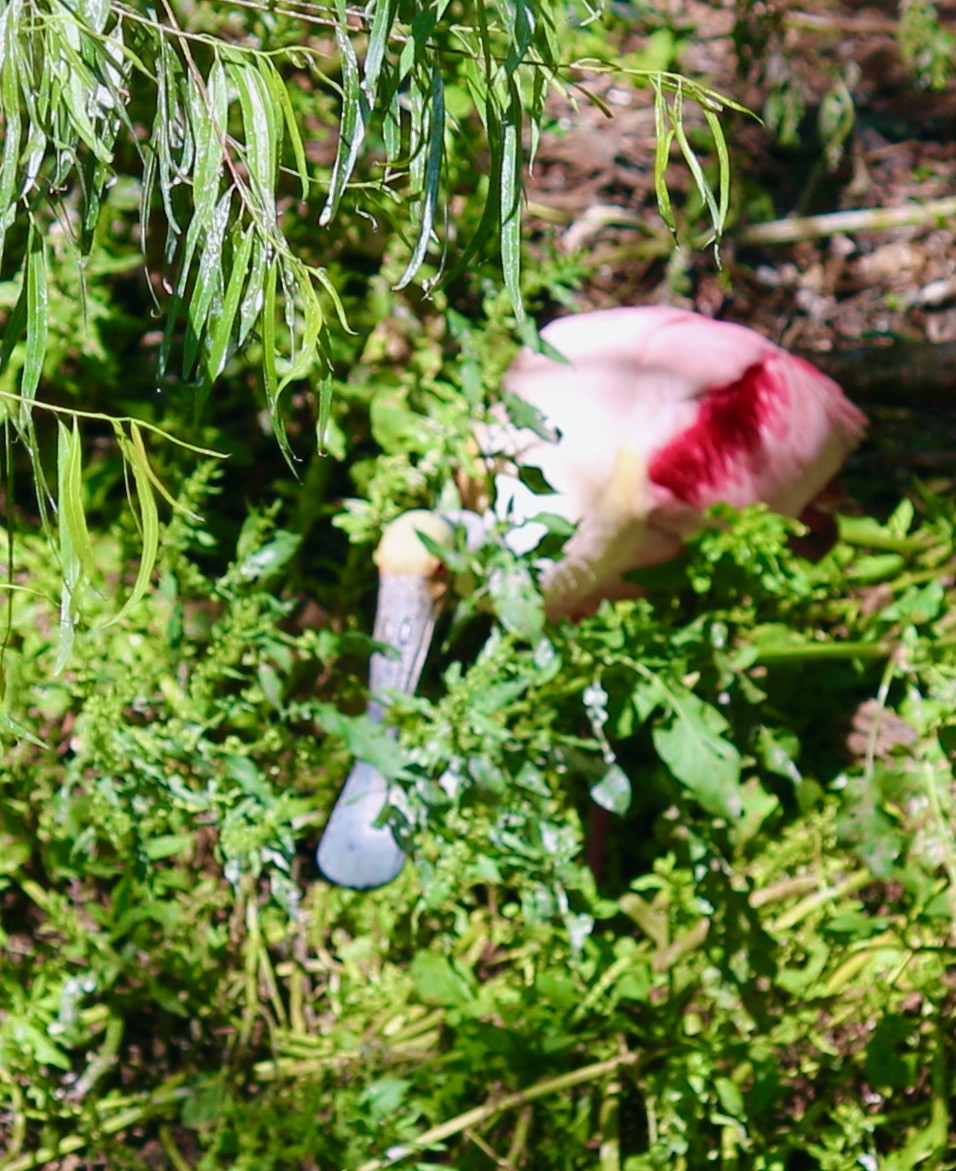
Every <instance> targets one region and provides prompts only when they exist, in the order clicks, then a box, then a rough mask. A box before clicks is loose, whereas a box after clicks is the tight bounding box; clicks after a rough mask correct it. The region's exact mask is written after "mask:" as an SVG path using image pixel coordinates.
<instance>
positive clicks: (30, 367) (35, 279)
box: [20, 224, 50, 399]
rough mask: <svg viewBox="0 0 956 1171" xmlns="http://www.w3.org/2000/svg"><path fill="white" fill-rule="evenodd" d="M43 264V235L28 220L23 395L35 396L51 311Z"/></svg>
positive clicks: (21, 384)
mask: <svg viewBox="0 0 956 1171" xmlns="http://www.w3.org/2000/svg"><path fill="white" fill-rule="evenodd" d="M46 268H47V260H46V248H45V247H44V244H43V237H42V235H41V233H40V231H39V229H38V228H37V227H35V226H34V225H33V224H31V226H30V237H29V241H28V243H27V274H26V282H27V305H26V309H27V318H26V335H27V337H26V353H25V355H24V360H23V373H22V375H21V382H20V393H21V394H22V395H23V397H24V398H25V399H32V398H35V397H36V392H37V387H38V386H39V385H40V377H41V375H42V374H43V359H44V358H45V357H46V345H47V331H48V326H49V312H50V304H49V294H48V290H47V271H46Z"/></svg>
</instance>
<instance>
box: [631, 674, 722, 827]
mask: <svg viewBox="0 0 956 1171" xmlns="http://www.w3.org/2000/svg"><path fill="white" fill-rule="evenodd" d="M666 703H667V707H668V708H669V712H670V714H669V716H668V717H667V718H665V719H663V720H659V721H658V722H657V723H655V725H654V729H653V732H652V738H653V741H654V747H655V748H656V749H657V752H658V754H659V755H660V758H661V760H663V761H664V763H665V764H666V765H667V767H668V768H669V769H670V771H671V772H672V773H673V774H674V776H675V777H676V778H677V779H678V780H679V781H681V782H682V783H683V784H684V785H686V786H687V788H688V789H689V790H690V791H691V792H692V793H693V794H694V796H695V797H696V798H697V800H698V801H700V803H701V805H703V807H704V808H705V809H706V810H707V811H708V812H710V813H714V814H716V815H717V816H719V817H726V818H731V819H732V818H737V817H739V816H740V813H741V810H742V803H741V799H740V791H739V784H740V753H739V752H738V751H737V749H736V748H735V747H734V746H733V744H731V743H730V741H729V740H727V739H725V738H724V736H723V735H722V733H723V732H724V731H726V729H727V721H726V720H725V719H724V717H723V716H722V715H721V714H720V713H719V712H718V711H717V709H716V708H713V707H711V706H710V705H709V704H707V703H705V702H704V701H703V700H702V699H699V698H698V697H697V696H696V695H694V694H693V693H692V692H689V691H684V690H681V689H673V688H668V689H667V698H666Z"/></svg>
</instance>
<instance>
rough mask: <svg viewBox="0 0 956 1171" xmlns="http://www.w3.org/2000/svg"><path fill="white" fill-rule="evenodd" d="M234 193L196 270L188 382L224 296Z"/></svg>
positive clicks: (186, 347)
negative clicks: (225, 256) (225, 249)
mask: <svg viewBox="0 0 956 1171" xmlns="http://www.w3.org/2000/svg"><path fill="white" fill-rule="evenodd" d="M232 194H233V193H232V189H231V188H230V190H228V191H227V192H226V193H225V194H224V195H223V197H222V199H221V200H220V201H219V204H218V206H217V207H216V210H215V212H214V213H213V217H212V221H211V222H210V224H209V226H208V227H207V229H206V239H205V242H204V244H203V250H202V255H201V256H200V257H199V263H198V264H197V266H196V279H195V282H194V284H193V289H192V297H191V299H190V302H189V327H188V328H187V330H186V340H185V342H184V343H183V374H184V375H185V376H186V377H187V378H188V377H189V375H190V373H191V372H192V370H193V367H194V365H195V362H196V357H197V354H198V352H199V347H200V345H201V344H202V342H203V339H204V338H205V336H206V332H207V330H208V328H209V323H210V318H211V315H212V309H213V305H214V303H216V302H219V301H221V298H222V295H223V288H222V284H223V279H222V249H223V244H224V242H225V237H226V228H227V227H228V225H229V209H230V207H231V205H232Z"/></svg>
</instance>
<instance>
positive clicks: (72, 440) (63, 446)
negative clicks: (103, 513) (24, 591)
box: [57, 419, 96, 583]
mask: <svg viewBox="0 0 956 1171" xmlns="http://www.w3.org/2000/svg"><path fill="white" fill-rule="evenodd" d="M58 430H59V444H58V447H59V498H58V501H57V504H58V507H59V517H60V525H61V527H62V526H64V525H65V526H66V528H67V531H68V532H69V535H70V544H71V547H72V550H73V552H74V554H75V555H76V559H77V562H78V563H79V568H80V570H81V571H82V573H81V574H78V575H77V581H78V583H79V580H80V578H81V577H82V578H83V579H85V580H86V581H89V580H90V579H91V578H92V577H93V574H94V572H95V570H96V557H95V555H94V553H93V542H92V541H91V540H90V531H89V528H88V527H87V524H86V510H85V509H84V507H83V445H82V442H81V440H80V429H79V424H78V423H77V421H76V419H74V420H73V429H72V431H71V430H70V429H69V428H68V427H67V426H66V424H64V423H62V422H61V423H60V424H59V425H58Z"/></svg>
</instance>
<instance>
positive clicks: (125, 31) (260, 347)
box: [0, 0, 737, 641]
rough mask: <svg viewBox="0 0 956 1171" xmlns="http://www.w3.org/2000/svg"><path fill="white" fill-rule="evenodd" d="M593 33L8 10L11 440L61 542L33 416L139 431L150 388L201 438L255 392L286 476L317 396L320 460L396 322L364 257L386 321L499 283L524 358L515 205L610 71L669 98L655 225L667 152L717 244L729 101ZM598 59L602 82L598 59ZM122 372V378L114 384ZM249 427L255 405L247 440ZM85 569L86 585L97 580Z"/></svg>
mask: <svg viewBox="0 0 956 1171" xmlns="http://www.w3.org/2000/svg"><path fill="white" fill-rule="evenodd" d="M600 19H601V13H600V11H598V10H595V9H592V8H591V7H590V6H589V5H588V4H585V3H580V4H572V5H571V6H569V7H568V6H565V5H563V4H558V3H555V2H553V0H549V3H546V4H536V5H527V4H524V3H520V4H518V5H517V6H515V5H512V4H510V3H485V2H482V3H479V4H475V5H465V6H464V8H463V9H458V8H455V9H453V8H451V7H450V6H449V5H448V4H447V2H441V3H437V4H434V5H431V6H428V7H426V8H425V9H424V10H422V9H421V8H420V6H418V5H415V4H411V3H407V2H406V0H380V2H376V3H372V4H370V5H368V6H367V8H366V9H365V10H364V11H363V13H362V14H358V13H355V12H351V11H350V12H349V13H348V14H346V12H345V9H344V8H343V9H342V10H341V11H339V10H336V11H335V12H334V13H333V11H332V10H329V12H324V11H320V10H319V9H315V10H314V11H313V10H311V9H308V8H307V7H306V8H302V7H301V6H300V7H288V8H287V7H285V6H283V5H279V6H278V7H276V6H264V7H263V6H257V5H255V4H251V5H247V6H240V7H239V8H234V9H230V10H228V11H226V10H222V11H219V12H209V11H207V10H206V9H204V8H203V7H202V6H199V7H195V6H191V5H180V6H177V5H173V4H164V5H162V6H161V7H160V9H158V10H154V9H152V8H149V7H147V8H141V7H137V6H128V5H123V4H118V3H110V2H109V0H86V2H84V3H80V4H77V5H61V4H56V3H47V2H46V0H15V2H13V3H10V4H8V5H6V6H5V8H4V10H3V13H2V15H0V118H2V124H3V130H4V135H3V146H2V151H0V309H2V310H3V311H4V317H5V320H4V321H3V335H4V336H3V344H2V347H0V390H2V392H3V399H2V401H3V403H4V404H5V405H4V407H3V411H2V418H3V421H4V426H5V428H6V432H7V436H8V439H7V444H6V447H7V449H8V450H10V451H12V450H13V445H14V443H19V444H22V445H23V448H24V450H25V452H26V453H27V454H28V457H29V463H30V475H31V477H32V479H33V482H34V488H35V495H36V497H37V507H39V509H40V511H41V513H42V514H43V519H44V522H45V523H46V524H47V527H48V528H49V529H50V533H51V539H55V535H54V533H53V529H54V527H57V526H58V527H60V528H63V527H64V525H65V527H68V528H71V529H72V530H73V531H72V535H71V537H70V538H69V539H70V540H72V539H73V538H75V537H76V525H75V524H71V523H70V522H68V521H65V520H64V518H63V517H62V516H61V515H60V513H59V506H58V504H57V498H58V495H59V494H58V493H54V492H51V491H50V489H49V488H48V486H47V478H48V476H49V475H50V466H49V465H50V464H52V463H53V462H54V460H53V456H52V452H53V450H55V449H56V448H55V443H56V441H55V437H53V438H51V436H50V434H49V429H48V428H46V427H45V426H44V425H43V423H42V421H41V422H39V423H38V421H37V419H36V416H35V410H36V408H41V407H48V406H49V405H50V404H54V403H55V404H56V406H57V409H58V410H59V411H60V412H61V414H62V415H63V416H64V417H66V416H70V415H72V418H73V419H74V420H78V421H79V423H80V425H81V431H82V433H83V435H84V437H87V436H88V435H89V433H90V431H91V428H90V426H89V422H88V420H87V417H86V416H85V415H84V414H83V411H84V410H89V409H90V408H91V407H95V408H98V410H97V413H96V416H95V417H96V418H100V417H102V418H103V419H104V420H106V421H107V422H111V421H113V422H118V420H119V416H121V415H123V416H125V415H130V416H132V417H134V418H136V419H139V420H141V421H144V422H145V421H147V419H149V418H151V417H153V416H154V415H155V414H157V413H159V412H158V411H157V410H156V406H155V404H156V392H157V389H158V390H159V391H161V392H164V393H166V394H168V395H170V396H175V397H176V398H177V399H179V400H181V401H182V403H183V406H182V407H179V406H178V404H177V409H176V410H175V411H174V412H173V415H174V417H175V418H176V419H177V422H176V424H175V426H176V427H177V428H178V429H179V437H180V438H182V437H184V436H183V432H184V431H185V430H186V429H187V426H188V424H186V423H185V421H184V420H185V419H186V418H187V417H188V414H187V410H186V409H185V407H186V405H187V404H188V407H189V408H191V412H192V414H193V417H194V418H199V417H200V415H201V412H202V411H203V409H204V408H205V407H208V406H209V399H210V396H211V393H212V389H213V385H214V384H216V383H218V384H219V385H220V387H222V383H223V379H224V377H229V378H231V379H232V383H233V387H236V386H238V385H241V384H242V383H243V382H248V383H250V384H252V385H255V384H258V385H259V387H260V388H261V396H262V398H263V400H264V407H265V409H266V411H267V412H268V417H269V424H270V427H271V430H272V433H273V436H274V438H275V440H276V441H277V442H278V444H279V447H280V449H281V451H282V453H283V455H284V457H285V459H286V460H287V462H288V463H289V465H290V467H293V468H294V466H295V463H296V460H297V458H298V455H299V453H298V452H294V451H293V446H292V443H291V442H290V439H289V436H288V434H287V419H288V417H289V408H288V405H287V402H288V399H289V398H290V397H291V395H292V393H293V392H294V391H295V390H296V389H298V391H299V393H300V394H301V393H302V392H303V391H304V392H305V394H306V396H307V399H308V400H309V401H311V398H312V395H313V393H314V394H315V395H316V397H317V398H318V400H319V401H318V403H317V404H316V405H315V406H314V408H313V409H314V411H315V413H316V414H317V415H319V416H322V418H321V419H320V420H319V426H318V427H317V434H318V437H319V443H320V445H322V444H324V442H325V439H324V435H325V432H326V430H327V424H328V421H329V420H328V407H329V401H330V398H331V395H332V386H333V382H332V378H331V375H332V374H333V373H336V374H338V373H340V372H341V369H342V367H341V365H340V363H341V362H342V359H343V357H344V356H345V354H346V353H347V351H348V350H349V348H350V347H349V343H348V342H347V341H346V338H347V335H348V332H349V330H350V329H355V330H357V331H359V332H364V333H368V332H370V331H371V330H372V329H373V328H374V327H375V326H376V325H379V324H381V322H382V321H384V316H382V317H379V318H378V319H377V320H376V319H375V318H370V314H369V311H368V309H367V307H366V297H365V296H363V292H356V291H355V289H354V285H355V273H356V266H355V265H354V263H351V260H354V258H350V260H349V261H347V262H346V263H344V264H343V257H345V256H346V255H347V253H348V252H349V250H353V251H361V252H363V253H364V254H365V257H364V260H363V264H364V265H365V267H366V270H369V266H370V269H371V271H374V270H376V269H378V270H379V271H380V278H381V280H382V282H383V283H384V288H385V289H387V290H389V292H390V294H396V293H397V294H400V293H401V292H402V290H408V293H407V294H406V295H405V296H404V297H402V298H401V299H400V301H396V299H395V298H394V296H391V299H392V301H393V303H399V304H401V305H402V306H403V308H404V311H405V312H406V313H408V312H409V311H412V312H414V313H415V314H416V315H421V314H422V307H421V301H420V298H421V293H422V292H424V293H425V294H426V295H429V296H433V297H434V296H435V291H436V289H438V288H443V289H458V290H459V296H463V297H464V299H467V297H468V296H471V295H474V293H475V292H477V291H478V290H479V289H480V284H481V279H482V278H483V277H485V276H487V275H489V274H494V276H495V277H496V278H497V279H498V280H500V282H501V284H502V285H503V288H504V291H505V303H506V305H507V307H508V323H507V327H508V329H509V331H513V330H514V328H515V327H516V326H519V327H521V328H522V330H523V336H524V338H525V340H529V339H531V338H532V336H533V327H532V326H531V325H530V323H526V322H524V298H525V297H526V296H527V292H528V289H527V285H528V283H529V282H528V281H525V280H523V278H522V270H521V254H522V228H521V224H522V185H523V182H524V177H525V175H526V173H527V169H528V167H529V166H530V165H531V163H532V162H533V159H534V155H535V151H536V148H537V144H538V141H539V138H540V134H541V131H542V129H543V127H545V126H546V125H547V123H548V121H549V118H550V115H549V113H548V110H547V105H546V103H547V100H548V97H549V94H551V93H552V92H553V91H556V90H557V91H568V90H570V91H572V92H580V93H581V94H583V95H584V96H585V97H586V98H587V97H589V95H588V91H587V89H586V87H585V85H584V83H583V80H582V79H587V78H588V77H593V76H594V75H595V74H597V73H599V72H615V71H616V72H618V73H620V74H621V75H622V76H627V77H629V78H630V79H631V80H632V81H637V82H639V83H640V84H646V85H653V87H654V91H655V101H656V107H657V115H658V125H659V129H660V135H661V139H660V143H659V147H658V152H657V156H656V160H655V171H656V175H657V190H658V196H659V200H660V206H661V211H662V214H663V215H664V217H665V219H666V221H667V222H668V223H669V224H670V225H671V227H672V228H674V229H675V230H676V221H675V219H674V216H673V212H672V209H671V203H670V196H669V194H668V190H667V186H666V183H665V174H664V173H665V168H666V166H667V162H668V158H669V152H670V147H671V144H672V142H673V143H676V145H677V147H678V149H679V151H680V153H681V155H682V156H683V158H684V160H685V161H686V163H687V165H688V167H689V168H690V170H691V173H692V176H693V179H694V184H695V187H696V189H697V192H698V194H699V197H700V203H701V205H702V207H704V208H705V209H706V210H705V214H706V215H707V217H708V218H709V220H710V222H711V228H712V231H711V235H710V238H711V239H713V240H714V241H715V242H716V241H717V240H718V239H719V237H720V233H721V230H722V228H723V224H724V221H725V219H726V215H727V209H728V190H729V188H728V183H729V158H728V155H727V151H726V147H725V144H724V139H723V134H722V130H721V127H720V123H719V121H718V114H719V112H720V111H721V109H722V107H723V105H724V100H723V99H722V98H721V97H720V96H719V95H717V94H715V93H714V92H712V91H711V90H709V89H707V88H706V87H704V86H702V85H700V84H699V83H697V82H694V81H692V80H688V79H684V78H681V77H680V76H679V75H677V74H675V73H673V72H670V71H668V70H667V69H665V68H660V69H658V68H653V67H652V68H648V67H646V66H641V67H640V68H634V67H631V66H630V65H624V66H623V67H621V66H620V65H619V63H617V62H616V61H615V58H614V54H613V53H608V52H607V46H606V45H604V43H603V42H602V41H601V39H600V38H597V37H596V36H595V35H594V33H593V31H589V30H588V27H587V26H588V25H591V24H594V23H595V22H597V21H599V20H600ZM595 44H601V45H602V46H603V56H602V58H601V59H590V57H588V56H587V55H586V53H587V51H589V50H590V49H592V48H593V47H594V45H595ZM672 56H673V54H672V53H670V54H665V56H664V58H662V60H665V61H666V62H667V63H669V62H670V59H671V57H672ZM653 64H654V61H653V60H651V61H650V65H651V66H653ZM595 100H596V99H595ZM686 101H692V102H695V103H697V104H698V105H699V106H700V109H701V110H702V112H703V115H704V118H705V120H706V123H707V125H708V127H709V131H710V133H711V135H712V137H713V141H714V143H715V146H716V154H717V179H716V190H712V188H711V182H712V180H711V178H710V176H709V175H708V174H707V173H705V169H704V167H703V165H702V164H701V162H700V160H699V159H698V153H697V149H695V147H693V146H692V145H691V143H690V142H689V140H688V138H687V135H686V133H685V130H684V114H683V107H684V103H685V102H686ZM731 104H732V103H731ZM735 108H737V107H735ZM369 224H371V225H372V226H373V229H374V230H373V231H372V232H371V233H370V232H369V230H368V225H369ZM489 257H493V258H494V260H493V261H489ZM140 270H145V272H146V274H147V276H148V278H149V282H148V284H144V283H143V282H142V281H141V280H140V279H139V276H138V274H139V271H140ZM416 280H417V281H419V282H420V286H421V289H420V291H418V292H414V291H413V290H412V289H411V285H412V282H413V281H416ZM350 282H351V285H352V287H351V288H350ZM531 283H532V284H533V283H534V278H533V277H532V279H531ZM468 286H471V287H470V288H469V287H468ZM479 295H483V293H480V294H479ZM409 303H411V306H412V309H411V310H410V309H409ZM383 308H384V307H383ZM426 312H427V310H426ZM150 318H156V319H157V320H155V321H151V320H150ZM124 351H125V353H127V354H128V355H129V356H130V357H131V362H130V364H129V365H126V366H124V364H123V363H122V362H120V361H117V354H118V353H120V352H124ZM91 383H92V384H93V385H96V386H97V387H98V390H97V392H96V398H97V400H98V401H97V402H96V403H95V404H92V403H90V402H89V401H88V400H89V395H90V393H91V390H90V386H91ZM64 390H66V391H67V392H69V394H70V395H77V394H82V395H83V396H84V401H82V403H81V404H80V407H81V408H82V409H77V408H76V407H75V406H74V404H73V403H71V402H63V401H61V400H60V394H61V392H62V391H64ZM184 392H185V395H184ZM233 393H235V391H233ZM219 394H220V395H221V396H222V397H228V394H229V392H228V391H223V390H220V392H219ZM124 400H125V402H124ZM120 402H124V409H121V408H120V405H119V404H120ZM323 403H324V404H325V405H324V406H323V405H322V404H323ZM254 406H255V403H254V400H250V397H249V388H248V387H247V388H246V389H245V397H244V401H243V407H244V409H245V411H246V412H247V417H249V418H252V417H253V416H254ZM180 419H181V420H183V422H179V421H178V420H180ZM87 442H88V440H87ZM208 446H211V447H215V442H214V440H213V441H211V442H210V443H209V444H208ZM58 450H60V451H64V452H65V450H66V448H65V447H61V448H59V449H58ZM134 450H135V449H134V448H131V447H130V446H129V445H128V444H125V445H123V444H121V445H120V456H121V459H122V460H123V461H125V462H126V465H127V466H126V468H125V473H124V474H125V475H126V476H127V477H128V478H132V479H133V480H134V481H135V483H136V487H137V493H138V494H140V507H141V508H146V509H151V508H152V505H151V504H150V503H148V502H147V501H146V496H150V495H152V491H151V488H150V485H151V483H152V482H151V481H150V480H149V478H148V477H145V476H144V475H143V474H137V467H138V466H139V467H140V472H142V468H141V463H137V460H132V462H130V460H131V457H132V455H133V453H134ZM15 455H16V456H19V452H16V453H15ZM15 470H16V471H17V472H18V473H20V471H21V469H20V468H19V466H18V467H17V468H16V469H14V468H13V467H11V468H10V469H9V470H8V472H7V475H8V477H9V478H10V480H11V482H12V480H13V479H14V471H15ZM119 470H121V471H122V470H123V469H122V467H120V469H119ZM16 478H17V479H19V478H20V477H19V474H18V476H17V477H16ZM53 478H54V479H55V478H57V477H56V476H54V477H53ZM63 484H64V481H63V479H62V477H60V486H61V488H62V487H63ZM153 487H155V485H153ZM143 493H145V495H143ZM69 499H70V500H72V501H73V502H74V503H75V502H76V495H75V493H70V494H69ZM75 519H76V512H75V510H74V520H75ZM142 519H143V520H144V522H145V517H143V518H142ZM145 528H146V525H145V523H144V529H145ZM144 535H145V534H144ZM64 539H65V538H63V537H62V536H61V537H59V540H60V541H61V542H62V541H63V540H64ZM80 548H84V547H83V545H82V542H81V546H80ZM73 552H75V550H73V549H71V550H70V551H69V553H70V556H72V554H73ZM143 552H144V556H143V564H144V566H145V569H144V575H145V576H147V577H148V575H149V569H150V563H151V561H152V557H153V553H152V550H151V548H150V547H149V545H148V544H147V545H146V546H145V547H144V551H143ZM68 559H69V558H68ZM68 568H69V567H68V566H67V565H66V564H65V565H64V572H65V573H66V572H67V571H68ZM82 568H83V574H84V576H85V577H89V576H90V574H91V572H92V567H91V566H90V565H88V564H87V565H84V566H83V567H82ZM76 584H77V583H76V582H74V585H73V586H71V585H69V584H67V585H64V587H63V588H64V590H67V591H69V592H70V595H71V601H70V603H69V604H68V605H65V606H64V607H63V613H64V615H65V616H66V619H67V621H68V624H69V627H70V629H73V628H74V627H75V625H76V622H77V620H78V619H79V617H80V606H79V597H80V594H81V593H82V590H80V589H77V588H75V586H76ZM135 592H137V591H134V593H135ZM67 641H68V640H67Z"/></svg>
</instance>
